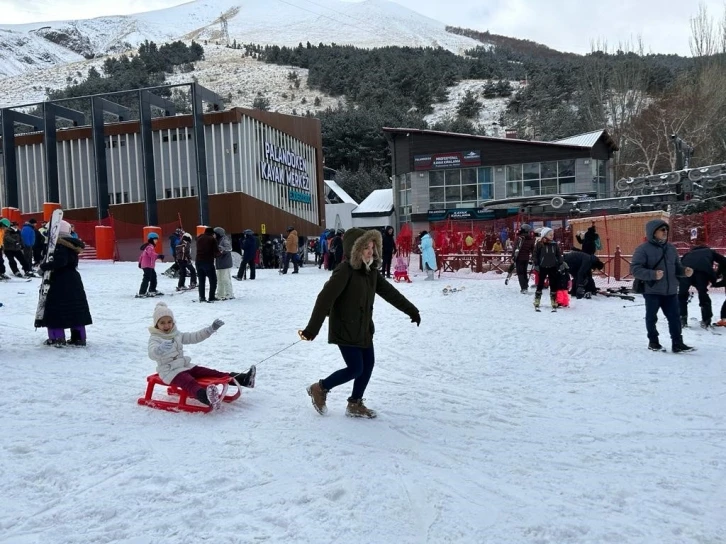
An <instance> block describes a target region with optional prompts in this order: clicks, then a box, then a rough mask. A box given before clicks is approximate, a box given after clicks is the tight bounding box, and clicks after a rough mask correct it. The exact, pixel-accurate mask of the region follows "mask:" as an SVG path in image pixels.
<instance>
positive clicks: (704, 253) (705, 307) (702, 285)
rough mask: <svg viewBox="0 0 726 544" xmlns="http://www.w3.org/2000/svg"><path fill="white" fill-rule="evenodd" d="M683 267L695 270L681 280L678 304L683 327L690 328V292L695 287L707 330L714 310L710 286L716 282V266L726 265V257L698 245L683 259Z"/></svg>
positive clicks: (702, 323)
mask: <svg viewBox="0 0 726 544" xmlns="http://www.w3.org/2000/svg"><path fill="white" fill-rule="evenodd" d="M681 263H682V264H683V266H687V267H689V268H692V269H693V274H692V275H691V276H690V277H681V278H679V280H678V281H679V286H678V303H679V306H680V312H681V327H687V326H688V291H689V290H690V288H691V287H692V286H693V287H695V288H696V291H698V305H699V306H700V307H701V327H702V328H704V329H707V328H709V327H710V326H711V318H712V317H713V308H712V307H711V297H709V296H708V286H709V284H713V283H715V282H716V271H715V270H714V268H713V267H714V264H718V266H719V267H721V266H724V265H726V257H724V256H723V255H721V254H720V253H717V252H715V251H714V250H713V249H711V248H710V247H708V246H707V245H705V244H698V245H696V246H695V247H693V248H691V250H690V251H688V253H686V254H685V255H683V257H681Z"/></svg>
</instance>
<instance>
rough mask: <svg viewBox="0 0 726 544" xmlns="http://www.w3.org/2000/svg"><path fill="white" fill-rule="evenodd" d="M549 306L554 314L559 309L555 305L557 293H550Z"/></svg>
mask: <svg viewBox="0 0 726 544" xmlns="http://www.w3.org/2000/svg"><path fill="white" fill-rule="evenodd" d="M550 305H551V306H552V311H553V312H554V311H555V310H557V308H558V307H559V304H557V292H556V291H555V292H554V293H550Z"/></svg>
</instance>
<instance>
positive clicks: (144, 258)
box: [136, 232, 164, 298]
mask: <svg viewBox="0 0 726 544" xmlns="http://www.w3.org/2000/svg"><path fill="white" fill-rule="evenodd" d="M158 241H159V235H158V234H156V233H155V232H150V233H149V236H148V238H147V241H146V243H145V244H142V245H141V248H140V249H141V255H139V268H140V269H141V270H143V272H144V277H143V278H142V280H141V286H140V287H139V293H138V294H137V295H136V298H143V297H156V296H161V295H163V294H164V293H159V292H158V291H157V290H156V260H157V259H163V258H164V255H162V254H160V253H156V244H157V243H158Z"/></svg>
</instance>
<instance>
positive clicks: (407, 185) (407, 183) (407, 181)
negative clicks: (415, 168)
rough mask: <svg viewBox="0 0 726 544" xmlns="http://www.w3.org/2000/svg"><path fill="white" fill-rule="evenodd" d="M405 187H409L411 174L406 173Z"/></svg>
mask: <svg viewBox="0 0 726 544" xmlns="http://www.w3.org/2000/svg"><path fill="white" fill-rule="evenodd" d="M406 187H407V188H410V187H411V172H407V173H406Z"/></svg>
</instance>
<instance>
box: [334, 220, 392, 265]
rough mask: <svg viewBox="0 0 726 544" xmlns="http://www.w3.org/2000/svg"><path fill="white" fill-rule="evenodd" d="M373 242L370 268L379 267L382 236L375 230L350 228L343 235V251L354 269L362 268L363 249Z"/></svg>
mask: <svg viewBox="0 0 726 544" xmlns="http://www.w3.org/2000/svg"><path fill="white" fill-rule="evenodd" d="M369 242H373V262H372V263H371V268H379V266H380V264H381V255H382V253H383V238H382V237H381V233H380V232H378V231H377V230H363V229H358V228H352V229H348V230H346V231H345V234H344V235H343V253H345V257H346V259H348V263H349V264H350V266H351V267H352V268H354V269H356V270H360V269H361V268H363V249H364V248H365V247H366V246H367V245H368V243H369Z"/></svg>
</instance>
